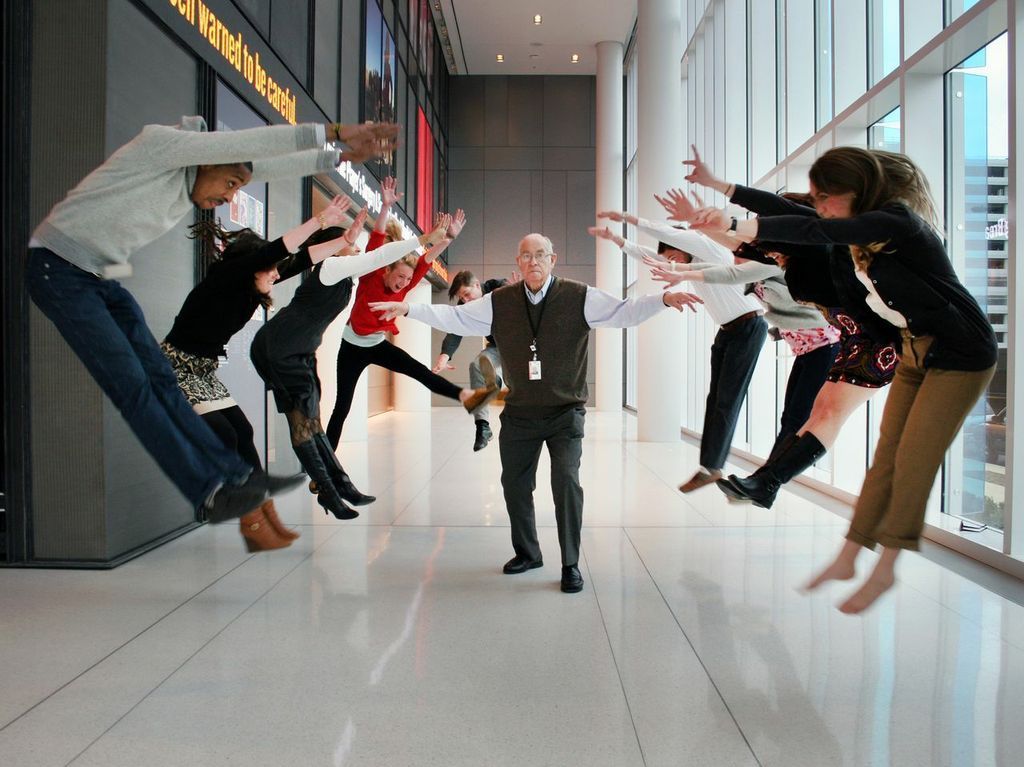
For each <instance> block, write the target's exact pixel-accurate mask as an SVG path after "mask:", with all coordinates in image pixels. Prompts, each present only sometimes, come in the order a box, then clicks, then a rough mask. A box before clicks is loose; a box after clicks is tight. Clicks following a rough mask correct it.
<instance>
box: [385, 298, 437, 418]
mask: <svg viewBox="0 0 1024 767" xmlns="http://www.w3.org/2000/svg"><path fill="white" fill-rule="evenodd" d="M405 300H406V301H408V302H409V303H415V304H429V303H430V283H429V282H427V281H426V280H425V279H424V280H421V281H420V284H419V285H417V286H416V287H415V288H413V289H412V290H411V291H410V292H409V294H408V295H407V296H406V298H405ZM398 323H399V328H398V329H399V330H400V331H401V332H400V333H399V334H398V335H397V336H395V346H397V347H398V348H399V349H402V350H403V351H405V352H407V353H408V354H410V355H412V356H413V357H414V358H415V359H417V360H419V361H420V362H422V363H423V364H424V365H427V366H428V367H429V366H430V326H429V325H426V324H424V323H422V322H414V321H412V320H399V321H398ZM392 376H393V379H392V380H393V381H394V387H395V388H394V391H395V410H398V411H401V412H404V413H429V412H430V389H428V388H426V387H425V386H424V385H423V384H421V383H420V382H419V381H414V380H413V379H411V378H409V376H403V375H395V374H392Z"/></svg>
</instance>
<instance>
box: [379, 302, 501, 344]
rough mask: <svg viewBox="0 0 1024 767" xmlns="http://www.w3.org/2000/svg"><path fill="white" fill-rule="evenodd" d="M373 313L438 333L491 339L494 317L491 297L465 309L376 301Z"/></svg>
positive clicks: (439, 305) (464, 307)
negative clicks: (420, 324)
mask: <svg viewBox="0 0 1024 767" xmlns="http://www.w3.org/2000/svg"><path fill="white" fill-rule="evenodd" d="M370 311H373V312H377V313H378V314H379V315H380V318H381V319H382V320H384V321H387V320H392V319H394V318H395V317H403V316H408V317H410V318H412V319H414V320H419V321H420V322H423V323H425V324H427V325H430V326H431V327H433V328H437V329H438V330H444V331H446V332H448V333H458V334H459V335H460V336H489V335H490V334H491V321H492V320H493V318H494V307H493V306H492V304H491V295H490V294H487V295H486V296H484V297H483V298H480V299H478V300H476V301H470V302H469V303H468V304H462V306H446V305H445V304H419V303H415V304H410V303H407V302H405V301H377V302H374V303H371V304H370Z"/></svg>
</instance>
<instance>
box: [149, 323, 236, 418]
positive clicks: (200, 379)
mask: <svg viewBox="0 0 1024 767" xmlns="http://www.w3.org/2000/svg"><path fill="white" fill-rule="evenodd" d="M160 350H161V351H163V353H164V356H166V357H167V359H168V360H169V361H170V363H171V367H172V368H173V369H174V375H175V376H177V378H178V388H180V389H181V392H182V394H184V395H185V398H186V399H187V400H188V403H189V404H190V405H191V406H192V407H193V409H194V410H195V411H196V412H197V413H199V414H200V415H202V414H203V413H209V412H212V411H214V410H224V409H225V408H229V407H234V406H235V405H236V404H237V403H236V402H235V400H234V399H232V397H231V393H230V392H229V391H228V387H227V386H225V385H224V382H223V381H221V380H220V379H219V378H217V368H218V367H220V362H218V361H217V360H215V359H210V358H209V357H201V356H199V355H197V354H189V353H188V352H183V351H182V350H181V349H179V348H177V347H176V346H171V345H170V344H169V343H167V342H166V341H164V342H163V343H162V344H160Z"/></svg>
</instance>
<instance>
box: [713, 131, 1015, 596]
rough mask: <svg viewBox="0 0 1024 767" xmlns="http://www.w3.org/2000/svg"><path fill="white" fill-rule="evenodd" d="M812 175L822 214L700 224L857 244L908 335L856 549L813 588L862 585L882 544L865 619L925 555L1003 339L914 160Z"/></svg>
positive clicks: (837, 156) (879, 302)
mask: <svg viewBox="0 0 1024 767" xmlns="http://www.w3.org/2000/svg"><path fill="white" fill-rule="evenodd" d="M809 176H810V187H811V190H810V191H811V195H812V198H813V200H814V205H815V208H816V211H817V214H818V215H817V216H812V215H787V216H773V217H770V218H763V219H760V220H758V219H752V220H750V221H742V222H737V221H736V220H735V219H732V218H731V217H729V216H727V215H726V214H725V212H724V211H720V210H716V209H713V208H709V209H705V210H704V211H702V212H701V213H700V214H699V215H698V216H697V218H696V220H695V221H694V226H695V227H697V228H702V229H708V230H712V231H718V232H729V231H732V232H734V233H735V236H736V237H737V238H738V239H740V240H750V239H754V238H756V237H761V238H763V239H765V240H769V241H773V242H788V243H806V244H814V245H830V244H842V245H848V246H849V247H850V251H851V255H852V256H853V260H854V263H855V265H856V272H857V277H858V279H859V280H860V281H861V282H862V283H863V284H864V285H865V287H866V288H867V290H868V296H867V299H866V300H867V303H868V306H870V307H871V309H872V310H873V311H874V312H875V313H877V314H878V315H880V316H881V317H883V318H884V319H886V320H887V321H888V322H890V323H892V324H894V325H896V326H897V327H899V328H900V334H901V337H902V341H903V343H902V348H901V352H900V363H899V366H898V368H897V370H896V376H895V379H894V380H893V384H892V389H891V391H890V392H889V397H888V399H887V401H886V404H885V411H884V413H883V415H882V422H881V424H880V426H879V438H878V445H877V447H876V449H875V456H874V460H873V461H872V464H871V467H870V468H869V469H868V472H867V475H866V476H865V478H864V485H863V487H862V488H861V493H860V497H859V498H858V500H857V505H856V507H855V509H854V515H853V519H852V521H851V523H850V529H849V531H848V532H847V535H846V543H845V544H844V545H843V548H842V550H841V551H840V553H839V555H838V556H837V557H836V559H835V560H834V561H833V562H832V563H831V564H830V565H829V566H828V567H826V568H825V569H824V570H823V571H822V572H821V573H819V574H818V575H817V576H816V577H815V578H814V579H812V580H811V581H810V582H809V583H808V585H807V587H808V588H809V589H813V588H816V587H818V586H820V585H821V584H822V583H824V582H826V581H829V580H849V579H851V578H853V577H854V575H855V570H854V565H855V561H856V558H857V555H858V554H859V553H860V551H861V549H862V548H864V547H868V548H874V546H875V545H876V544H881V545H882V547H883V550H882V556H881V558H880V559H879V561H878V564H877V565H876V566H875V568H874V570H873V571H872V573H871V575H870V576H869V577H868V578H867V580H866V581H865V582H864V584H863V585H862V586H861V588H860V589H858V590H857V591H856V592H855V593H854V594H853V595H852V596H851V597H850V598H849V599H847V600H846V601H845V602H844V603H843V604H842V605H840V610H842V611H843V612H846V613H859V612H861V611H862V610H864V609H865V608H867V607H869V606H870V605H871V604H872V603H873V602H874V601H875V600H876V599H877V598H878V597H879V596H881V595H882V594H883V593H885V591H887V590H888V589H889V588H891V586H892V585H893V583H894V582H895V563H896V558H897V556H898V555H899V552H900V551H901V550H903V549H915V550H916V549H917V548H918V541H919V539H920V535H921V531H922V529H923V527H924V514H925V505H926V504H927V502H928V495H929V493H930V491H931V488H932V484H933V482H934V481H935V475H936V474H937V473H938V470H939V468H940V467H941V465H942V461H943V458H944V456H945V453H946V450H947V449H948V448H949V445H950V443H951V442H952V441H953V438H954V437H955V436H956V434H957V432H958V431H959V430H960V427H961V426H962V425H963V422H964V419H965V418H966V417H967V414H968V413H969V412H970V410H971V408H972V407H973V406H974V404H975V403H976V402H977V401H978V398H979V397H980V396H981V395H982V393H983V392H984V391H985V389H986V388H987V386H988V384H989V381H991V379H992V375H993V373H994V372H995V363H996V339H995V333H994V332H993V330H992V326H991V324H990V323H989V321H988V319H987V318H986V316H985V314H984V312H983V311H982V310H981V307H979V306H978V303H977V301H975V300H974V297H973V296H972V295H971V294H970V293H969V292H968V291H967V290H966V288H964V286H963V285H962V284H961V282H960V280H959V278H958V277H957V275H956V272H955V271H954V270H953V266H952V264H951V263H950V261H949V257H948V255H947V254H946V250H945V247H944V246H943V242H942V239H941V238H940V236H939V234H938V232H937V230H936V228H935V221H936V217H935V212H934V210H935V209H934V205H933V204H932V202H931V195H930V192H929V189H928V182H927V181H926V180H925V178H924V177H923V175H922V174H921V172H920V170H919V169H918V168H917V166H915V165H914V163H913V162H911V160H910V159H909V158H908V157H906V156H905V155H901V154H896V153H893V152H882V151H879V150H870V149H861V148H859V147H837V148H835V149H831V150H829V151H828V152H825V154H823V155H822V156H821V157H819V158H818V159H817V160H816V161H815V163H814V165H812V166H811V170H810V173H809Z"/></svg>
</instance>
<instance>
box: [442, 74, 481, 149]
mask: <svg viewBox="0 0 1024 767" xmlns="http://www.w3.org/2000/svg"><path fill="white" fill-rule="evenodd" d="M486 79H487V78H484V77H453V78H452V79H451V105H450V107H449V109H450V113H449V121H450V122H449V132H450V135H449V137H448V138H449V143H450V149H451V150H454V149H455V147H467V146H483V145H484V114H485V112H486V109H485V107H484V82H485V80H486Z"/></svg>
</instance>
